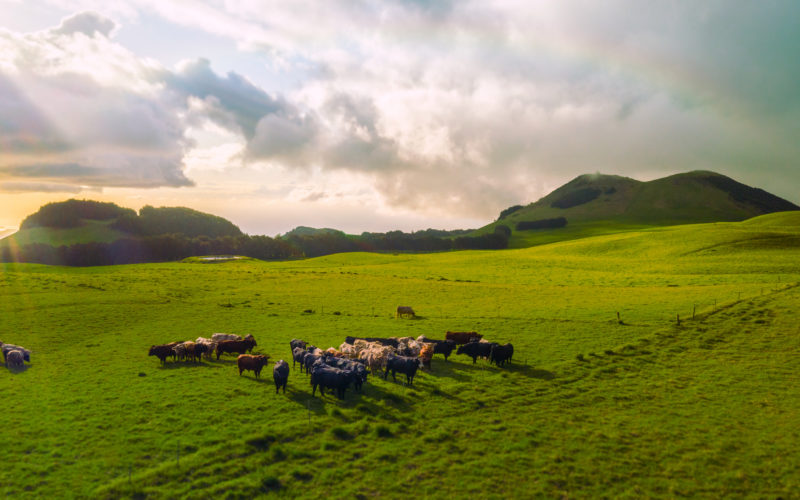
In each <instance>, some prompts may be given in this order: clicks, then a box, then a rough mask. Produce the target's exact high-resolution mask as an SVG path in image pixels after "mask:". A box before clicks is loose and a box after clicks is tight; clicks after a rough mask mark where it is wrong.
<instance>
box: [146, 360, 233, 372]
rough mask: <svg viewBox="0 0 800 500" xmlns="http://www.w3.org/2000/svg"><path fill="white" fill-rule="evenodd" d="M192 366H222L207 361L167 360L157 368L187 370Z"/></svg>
mask: <svg viewBox="0 0 800 500" xmlns="http://www.w3.org/2000/svg"><path fill="white" fill-rule="evenodd" d="M192 368H222V366H219V365H215V364H213V363H208V362H193V361H167V362H166V363H162V364H161V365H159V369H161V370H184V369H185V370H189V369H192Z"/></svg>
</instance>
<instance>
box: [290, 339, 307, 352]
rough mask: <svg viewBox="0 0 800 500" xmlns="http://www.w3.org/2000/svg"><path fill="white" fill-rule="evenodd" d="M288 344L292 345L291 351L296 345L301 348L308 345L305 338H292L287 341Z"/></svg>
mask: <svg viewBox="0 0 800 500" xmlns="http://www.w3.org/2000/svg"><path fill="white" fill-rule="evenodd" d="M289 345H290V346H291V347H292V352H293V353H294V350H295V348H297V347H300V348H301V349H305V348H306V346H307V345H308V342H306V341H305V340H300V339H292V340H291V342H289Z"/></svg>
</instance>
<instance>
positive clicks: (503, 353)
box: [489, 344, 514, 366]
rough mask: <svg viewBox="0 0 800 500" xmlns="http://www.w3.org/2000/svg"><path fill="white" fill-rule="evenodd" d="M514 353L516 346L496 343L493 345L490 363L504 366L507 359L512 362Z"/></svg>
mask: <svg viewBox="0 0 800 500" xmlns="http://www.w3.org/2000/svg"><path fill="white" fill-rule="evenodd" d="M513 355H514V346H513V345H511V344H505V345H495V346H494V347H492V352H491V353H489V363H494V364H496V365H497V366H502V365H503V364H504V363H505V362H506V361H508V362H509V363H510V362H511V356H513Z"/></svg>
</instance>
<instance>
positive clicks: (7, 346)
mask: <svg viewBox="0 0 800 500" xmlns="http://www.w3.org/2000/svg"><path fill="white" fill-rule="evenodd" d="M0 345H2V351H3V361H4V362H8V359H7V357H8V353H10V352H11V351H20V352H21V353H22V357H23V359H24V360H25V361H27V362H28V363H30V362H31V351H29V350H27V349H25V348H24V347H21V346H18V345H14V344H0Z"/></svg>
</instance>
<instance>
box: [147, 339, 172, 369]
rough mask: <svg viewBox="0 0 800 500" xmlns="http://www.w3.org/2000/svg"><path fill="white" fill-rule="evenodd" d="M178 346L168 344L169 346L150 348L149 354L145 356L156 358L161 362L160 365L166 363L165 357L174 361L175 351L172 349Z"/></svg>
mask: <svg viewBox="0 0 800 500" xmlns="http://www.w3.org/2000/svg"><path fill="white" fill-rule="evenodd" d="M178 344H180V342H170V343H169V344H163V345H154V346H150V352H149V353H148V354H147V355H148V356H155V357H157V358H158V359H160V360H161V363H162V364H165V363H166V362H167V356H172V359H173V361H174V360H175V351H174V350H173V347H175V346H176V345H178Z"/></svg>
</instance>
